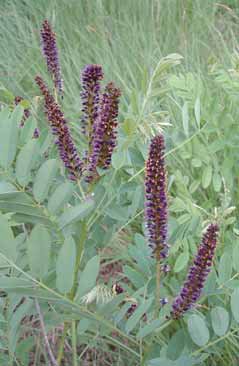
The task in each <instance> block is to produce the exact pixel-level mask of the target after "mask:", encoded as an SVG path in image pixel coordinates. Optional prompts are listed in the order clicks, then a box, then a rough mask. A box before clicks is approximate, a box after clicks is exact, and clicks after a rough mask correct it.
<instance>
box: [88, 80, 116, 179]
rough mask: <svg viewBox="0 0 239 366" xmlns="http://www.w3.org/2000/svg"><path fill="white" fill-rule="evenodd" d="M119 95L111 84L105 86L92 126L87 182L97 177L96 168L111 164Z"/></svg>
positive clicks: (105, 167) (114, 144)
mask: <svg viewBox="0 0 239 366" xmlns="http://www.w3.org/2000/svg"><path fill="white" fill-rule="evenodd" d="M120 95H121V93H120V90H119V89H118V88H116V87H115V86H114V84H113V83H112V82H111V83H109V84H108V85H107V86H106V88H105V92H104V93H103V94H102V97H101V100H100V108H99V112H98V117H97V119H96V120H95V122H94V125H93V133H92V141H91V149H90V154H89V158H88V167H87V171H88V175H87V177H86V180H87V181H88V182H90V181H92V180H93V179H94V178H95V177H96V176H97V174H96V167H100V168H103V169H107V168H108V167H109V165H110V163H111V156H112V153H113V150H114V148H115V146H116V136H117V132H116V128H117V125H118V122H117V117H118V108H119V97H120Z"/></svg>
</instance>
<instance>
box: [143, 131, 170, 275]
mask: <svg viewBox="0 0 239 366" xmlns="http://www.w3.org/2000/svg"><path fill="white" fill-rule="evenodd" d="M164 152H165V145H164V137H163V135H158V136H156V137H154V138H153V139H152V141H151V144H150V149H149V156H148V160H147V162H146V175H145V221H146V229H147V234H148V240H149V246H150V247H151V249H152V252H153V254H154V256H155V258H156V259H157V260H160V259H164V258H166V257H167V255H168V248H169V245H168V244H167V231H168V227H167V193H166V190H167V187H166V171H165V161H164ZM167 271H168V266H165V272H167Z"/></svg>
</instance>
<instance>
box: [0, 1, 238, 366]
mask: <svg viewBox="0 0 239 366" xmlns="http://www.w3.org/2000/svg"><path fill="white" fill-rule="evenodd" d="M45 18H47V19H49V20H50V21H51V23H52V25H53V27H54V30H55V32H56V34H57V40H58V46H59V50H60V59H61V65H62V69H63V75H64V80H65V97H64V100H63V101H62V105H63V108H64V111H65V113H66V115H67V117H68V119H69V121H70V123H71V128H72V131H73V132H74V138H75V140H76V141H77V145H78V147H79V149H81V150H82V151H83V149H84V141H83V140H82V138H81V133H80V124H79V120H80V108H81V106H80V98H79V95H80V70H81V69H82V67H83V66H84V65H85V64H88V63H99V64H102V65H103V68H104V72H105V75H106V79H107V81H109V80H111V79H113V80H115V82H116V83H117V84H118V85H120V87H121V89H122V98H121V106H120V136H119V143H118V148H117V151H116V152H115V154H114V157H113V167H112V170H111V172H110V174H108V175H106V176H104V177H103V179H102V181H101V183H100V184H99V185H98V186H97V187H96V191H95V198H94V200H95V209H94V210H93V211H92V210H90V207H87V209H89V213H88V212H87V215H88V216H87V220H88V224H89V227H90V236H89V238H88V241H87V243H86V244H87V245H86V249H85V253H84V258H83V261H82V268H81V270H82V273H81V276H80V278H81V280H80V281H81V282H80V285H81V286H80V287H81V288H82V287H83V290H84V291H83V290H82V291H83V293H84V294H86V293H87V292H88V291H89V290H91V289H92V288H94V286H95V285H96V282H97V283H98V284H102V283H105V284H106V285H107V287H108V289H109V293H110V289H111V287H112V284H113V283H114V282H115V281H116V280H117V281H120V280H124V282H125V284H124V286H125V288H126V290H127V292H128V294H129V296H131V297H133V298H136V299H137V300H138V302H139V308H138V310H139V311H138V313H136V312H135V315H133V316H132V317H130V318H127V317H125V314H126V312H127V306H128V304H127V302H126V303H125V305H123V306H122V304H121V305H120V300H121V301H122V300H123V297H121V298H119V297H118V296H117V297H113V299H111V301H110V303H107V304H103V305H102V304H91V305H89V306H86V305H85V304H83V305H82V303H81V302H80V301H75V302H74V303H72V302H71V301H69V300H68V299H67V298H66V296H65V295H64V293H65V290H64V286H66V288H67V286H68V285H67V283H65V282H64V280H65V279H67V273H68V272H67V268H69V263H70V262H69V260H70V258H69V255H70V254H69V250H68V249H67V247H66V245H67V244H65V246H64V247H62V240H61V239H62V238H61V237H60V236H58V234H59V233H58V232H57V229H56V228H55V227H54V225H55V224H56V223H57V225H58V224H59V223H60V224H59V225H60V229H62V228H63V227H65V226H67V227H70V228H68V229H67V230H69V231H70V232H71V230H74V232H76V233H78V232H77V230H79V232H80V230H81V229H80V223H79V221H77V220H78V216H77V217H75V216H74V215H73V217H72V218H71V219H69V216H67V217H68V218H66V216H64V214H63V208H64V207H67V204H68V203H69V202H70V204H71V205H72V206H74V205H76V204H77V202H78V201H77V200H78V198H79V196H80V194H81V192H80V191H78V188H77V189H76V188H74V194H73V193H72V192H71V188H70V187H68V186H64V188H65V189H66V188H67V192H68V189H69V192H68V195H67V194H66V193H67V192H66V191H64V193H65V194H66V196H67V197H65V201H64V202H62V205H61V206H60V207H58V200H59V196H56V195H55V196H53V194H54V192H55V189H56V188H57V187H59V184H60V183H61V184H67V183H66V181H65V180H64V179H63V177H62V174H60V173H59V172H58V173H56V170H57V169H58V168H56V167H55V165H54V164H55V162H56V160H54V161H53V160H52V159H54V158H55V157H56V151H55V149H54V148H51V142H52V141H51V138H50V134H49V131H48V127H47V124H46V121H45V117H44V115H43V113H42V108H41V107H40V105H41V102H40V100H39V97H38V95H39V92H38V89H37V88H36V86H35V84H34V77H35V75H36V74H38V73H40V74H42V75H43V76H44V77H45V78H46V79H47V78H49V77H48V75H47V70H46V67H45V64H44V60H43V59H42V56H41V50H40V41H39V30H40V27H41V23H42V21H43V20H44V19H45ZM238 22H239V4H238V1H237V0H228V1H222V2H216V1H214V0H201V1H200V0H148V1H145V0H111V1H110V0H105V1H103V0H92V1H84V0H82V1H80V0H59V1H57V0H55V1H54V0H52V1H46V0H38V1H34V0H24V1H23V0H22V1H18V0H11V1H8V0H2V1H1V4H0V37H1V48H0V96H1V103H2V104H3V105H9V106H10V108H11V103H12V98H13V96H16V95H21V96H23V97H24V99H25V100H26V101H28V102H29V103H30V104H31V108H32V111H33V112H32V113H33V117H32V119H31V123H29V124H28V127H27V129H25V132H24V131H23V132H21V136H20V139H19V140H18V146H17V151H16V161H15V160H14V161H11V159H10V158H9V156H8V158H7V160H6V159H5V162H4V157H2V158H1V157H0V163H1V166H3V167H4V169H2V170H1V178H0V179H1V180H0V209H1V211H2V212H3V214H4V215H2V216H1V220H0V227H1V228H2V229H1V232H2V234H1V235H3V236H2V237H1V239H0V240H1V245H0V246H1V253H3V254H2V255H1V277H0V288H2V292H1V299H0V300H1V301H0V306H1V309H2V311H1V314H0V337H1V338H0V347H1V350H2V352H1V353H0V359H1V362H2V364H10V365H41V364H46V362H48V361H46V360H47V359H48V355H47V354H46V351H45V342H44V340H43V339H42V328H41V326H40V325H39V314H40V315H42V316H43V319H44V326H45V328H46V332H47V334H48V338H49V342H50V344H51V347H52V350H53V353H55V352H56V350H57V349H58V348H59V339H60V338H61V334H62V322H63V321H65V322H67V321H68V322H70V323H69V324H71V326H72V328H69V329H68V330H67V337H66V338H67V342H66V344H65V348H64V351H65V352H64V353H65V356H64V357H65V358H64V362H65V365H70V364H73V363H72V361H71V359H72V354H73V353H74V352H73V351H72V349H73V348H74V349H75V350H77V354H76V352H75V353H74V358H75V361H74V362H75V364H74V365H77V362H78V364H82V365H91V364H92V365H93V364H94V365H101V364H102V365H107V364H109V365H110V364H112V365H126V364H127V365H139V364H142V365H144V364H145V365H148V366H151V365H158V366H160V365H164V366H168V365H169V366H171V365H177V366H180V365H194V364H201V365H210V366H211V365H222V366H223V365H237V364H238V357H239V343H238V335H239V325H238V323H239V305H238V304H239V280H238V274H239V238H238V235H239V224H238V208H239V207H238V198H239V185H238V183H239V181H238V156H239V155H238V146H239V126H238V116H239V104H238V92H239V51H238V39H239V38H238V37H239V25H238V24H239V23H238ZM168 55H171V56H168ZM14 113H15V115H14V116H13V117H12V119H11V121H13V120H14V119H15V120H17V119H18V120H20V117H21V116H20V114H21V111H20V110H15V112H14ZM19 113H20V114H19ZM18 114H19V115H18ZM3 118H4V116H3V115H2V114H1V115H0V120H2V119H3ZM9 123H10V122H9ZM11 123H12V122H11ZM11 123H10V124H11ZM36 124H37V125H38V127H39V129H40V138H39V149H40V150H39V151H38V158H37V159H36V162H32V160H31V161H30V162H29V160H30V159H28V158H29V156H30V155H31V154H33V153H35V150H34V149H33V148H35V147H31V149H32V150H31V149H30V148H29V145H27V146H28V147H27V148H26V147H25V146H26V144H27V143H28V141H29V136H30V134H31V132H32V131H33V130H34V128H35V126H36ZM15 127H16V126H15V125H14V123H13V124H12V133H13V131H14V128H15ZM161 129H162V130H163V131H164V135H165V137H166V143H167V153H166V155H167V166H168V187H169V188H168V190H169V204H170V238H169V242H170V244H171V245H172V247H171V250H170V256H169V262H170V265H171V272H170V273H169V274H168V275H167V277H166V278H165V281H164V289H163V290H162V293H163V294H165V296H167V297H168V299H169V305H166V306H165V307H163V308H162V310H161V313H160V317H159V318H158V319H157V322H155V321H153V320H152V316H151V313H152V311H151V307H152V301H153V288H154V286H155V284H154V263H153V261H152V260H151V259H150V258H149V256H148V252H147V244H146V243H145V239H144V225H143V200H144V193H143V180H144V171H143V168H144V160H145V158H146V156H147V150H148V142H149V139H150V137H151V136H152V135H153V134H155V133H156V132H157V131H159V130H161ZM1 136H2V137H1ZM1 136H0V143H1V142H2V143H3V141H4V138H5V136H6V135H4V134H3V133H2V135H1ZM11 136H12V135H11ZM24 149H25V150H24ZM28 149H29V150H28ZM22 151H24V152H23V153H22ZM46 152H47V154H48V157H46V155H45V153H46ZM24 154H25V155H24ZM19 156H20V157H19ZM48 158H49V159H51V160H47V159H48ZM49 161H50V163H49ZM15 162H16V164H15ZM4 164H5V165H4ZM32 164H33V165H32ZM44 164H49V165H47V166H46V165H45V166H44V167H43V169H45V170H43V173H42V170H41V173H39V174H38V175H37V172H38V171H39V169H42V166H43V165H44ZM26 165H27V168H26ZM24 169H28V170H29V172H31V171H33V172H35V173H36V174H35V173H34V174H32V173H29V174H30V176H29V182H27V184H25V182H23V181H22V180H21V171H22V170H24ZM47 172H50V173H49V176H48V177H46V175H47V174H46V173H47ZM51 174H52V175H51ZM52 177H54V184H53V183H52ZM44 178H45V180H44ZM13 187H14V189H15V190H14V189H13ZM26 187H28V188H26ZM34 187H35V190H34ZM19 194H21V195H22V196H19ZM58 194H59V193H58ZM72 194H73V198H72ZM23 195H25V196H23ZM16 197H17V198H16ZM52 197H53V198H52ZM102 197H103V199H102ZM29 200H31V201H29ZM64 205H65V206H64ZM68 209H69V207H68ZM37 210H38V211H37ZM49 212H50V216H49V215H48V214H49ZM56 212H57V214H59V217H60V219H59V220H60V221H57V220H58V219H56V217H57V215H56ZM47 215H48V216H47ZM68 215H69V213H68ZM214 219H216V220H217V221H218V222H219V224H220V242H219V245H218V249H217V257H216V260H215V263H214V264H215V265H214V269H213V271H212V273H211V274H210V276H209V279H208V281H207V285H206V287H205V289H204V293H203V296H202V298H201V301H200V304H199V306H198V307H197V308H196V309H194V311H192V312H190V313H188V314H187V316H185V317H184V319H183V320H181V321H178V322H177V321H175V322H173V323H170V324H169V322H167V323H166V325H167V326H166V327H165V328H164V329H162V328H163V327H164V325H163V324H164V323H163V320H162V319H163V318H164V316H165V314H166V313H168V312H169V311H170V303H171V301H172V298H173V297H174V296H175V294H176V293H177V292H178V290H179V288H180V285H181V284H182V281H183V280H184V278H185V275H186V272H187V268H188V266H189V264H190V261H191V259H192V257H193V255H194V254H195V252H196V247H197V244H198V242H199V240H200V236H201V231H202V229H203V228H204V227H205V226H206V224H207V223H208V222H210V221H212V220H214ZM54 220H55V221H54ZM64 220H66V221H64ZM76 221H77V225H75V222H76ZM39 224H44V229H43V226H42V225H41V226H38V225H39ZM10 227H11V229H10ZM72 227H73V229H72ZM46 228H47V229H48V230H47V231H45V229H46ZM49 229H50V230H49ZM34 230H35V232H34ZM37 230H43V232H42V231H40V233H39V232H37ZM49 232H50V238H49ZM44 235H46V237H45V241H44V242H47V241H50V242H51V243H52V244H51V245H52V252H51V263H50V264H49V266H48V267H47V268H42V264H43V263H44V256H42V253H43V252H44V251H43V252H42V251H41V250H40V251H39V252H37V253H36V252H35V249H34V250H33V253H32V251H31V250H29V244H28V243H29V240H30V242H31V243H35V246H34V248H36V247H38V248H41V249H42V241H41V238H42V237H44ZM79 235H81V232H80V234H79ZM13 236H14V239H13ZM29 237H30V239H29ZM2 238H4V240H3V239H2ZM10 242H11V243H13V242H14V244H13V245H12V244H11V245H12V246H11V248H10V249H9V246H10V244H9V243H10ZM6 246H7V249H6ZM27 248H28V249H27ZM60 248H65V252H63V254H62V255H61V258H60V259H59V257H58V255H59V251H60ZM46 252H47V250H46ZM44 253H45V252H44ZM36 258H37V260H38V259H39V261H40V263H41V266H40V268H38V269H37V270H36V267H37V264H36V262H34V261H36ZM59 261H60V264H59ZM99 261H100V263H101V265H100V269H99V268H98V267H99ZM56 263H58V264H56ZM57 266H58V267H57ZM59 266H60V268H64V269H65V272H63V275H62V276H63V279H61V281H63V282H61V281H60V284H59V278H60V276H61V274H59V272H60V273H61V271H60V270H59ZM57 268H58V269H57ZM97 269H98V270H99V273H98V271H97ZM39 271H40V274H39ZM56 272H58V274H57V278H58V284H57V283H56ZM39 278H40V279H39ZM89 278H90V279H91V280H89ZM125 278H126V279H127V280H126V281H125ZM87 281H89V283H88V282H87ZM66 282H67V281H66ZM84 286H85V287H84ZM83 293H82V294H80V295H79V296H78V297H79V298H81V296H83ZM107 294H108V292H107ZM107 294H103V295H102V297H103V298H104V297H106V295H107ZM107 296H108V295H107ZM109 296H111V295H109ZM119 296H121V295H119ZM39 308H40V310H39ZM144 313H146V315H147V317H146V319H145V317H144V316H143V315H144ZM142 316H143V317H142ZM79 320H80V321H79ZM76 326H77V328H76ZM74 342H77V346H74Z"/></svg>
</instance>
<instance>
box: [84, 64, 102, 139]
mask: <svg viewBox="0 0 239 366" xmlns="http://www.w3.org/2000/svg"><path fill="white" fill-rule="evenodd" d="M103 77H104V74H103V70H102V66H101V65H94V64H92V65H86V66H85V67H84V69H83V71H82V74H81V83H82V92H81V99H82V120H81V123H82V132H83V133H84V134H85V135H87V137H88V138H89V141H91V139H92V132H93V125H94V122H95V120H96V119H97V117H98V110H99V100H100V81H101V80H102V79H103Z"/></svg>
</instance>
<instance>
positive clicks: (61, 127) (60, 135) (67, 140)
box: [35, 76, 83, 180]
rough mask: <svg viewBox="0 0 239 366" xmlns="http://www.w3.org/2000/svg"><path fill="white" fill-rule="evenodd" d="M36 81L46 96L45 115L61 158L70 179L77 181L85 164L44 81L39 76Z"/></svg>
mask: <svg viewBox="0 0 239 366" xmlns="http://www.w3.org/2000/svg"><path fill="white" fill-rule="evenodd" d="M35 81H36V83H37V85H38V86H39V88H40V90H41V93H42V95H43V96H44V101H45V113H46V116H47V119H48V121H49V123H50V125H51V129H52V133H53V135H55V136H56V141H55V143H56V145H57V147H58V151H59V155H60V158H61V159H62V161H63V162H64V165H65V167H66V168H67V170H68V171H69V173H70V175H69V178H70V179H71V180H77V179H78V178H79V177H80V176H81V174H82V169H83V163H82V161H81V159H80V157H79V155H78V153H77V150H76V147H75V145H74V142H73V139H72V137H71V134H70V131H69V128H68V126H67V121H66V119H65V117H64V114H63V112H62V111H61V109H60V106H59V105H58V104H57V103H56V101H55V99H54V97H53V96H52V95H51V94H50V92H49V89H48V88H47V86H46V84H45V83H44V81H43V79H42V78H41V77H40V76H37V77H36V78H35Z"/></svg>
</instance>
